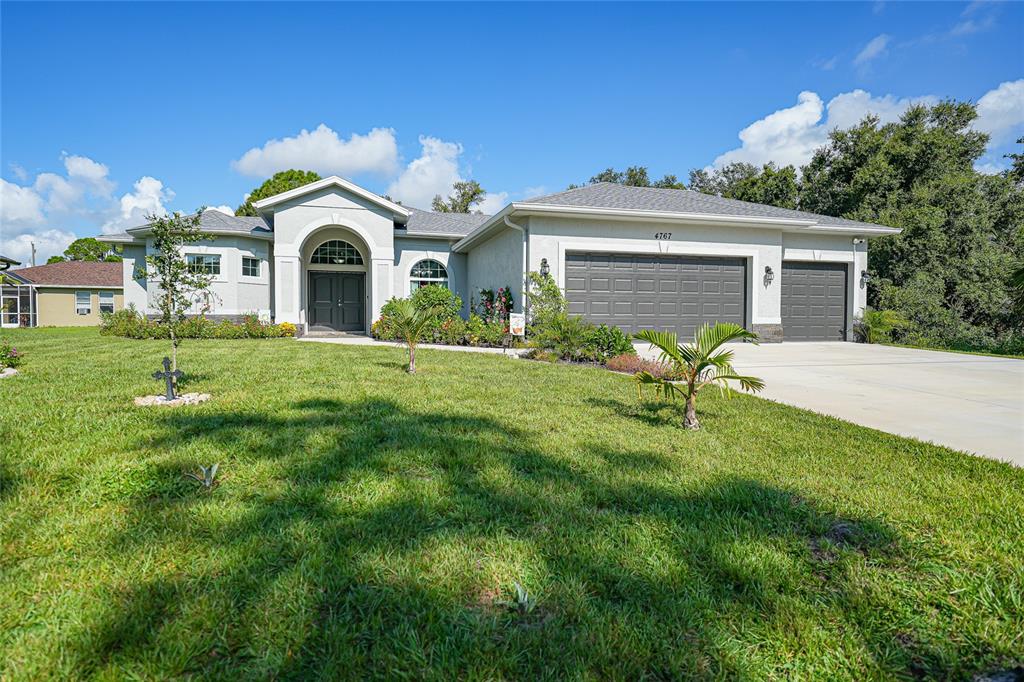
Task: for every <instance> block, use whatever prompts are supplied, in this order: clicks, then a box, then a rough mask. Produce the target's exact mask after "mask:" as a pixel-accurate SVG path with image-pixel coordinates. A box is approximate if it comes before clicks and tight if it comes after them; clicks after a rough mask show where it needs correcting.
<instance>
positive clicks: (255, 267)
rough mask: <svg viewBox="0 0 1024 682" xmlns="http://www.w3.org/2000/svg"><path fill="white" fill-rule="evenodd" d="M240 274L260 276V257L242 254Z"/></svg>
mask: <svg viewBox="0 0 1024 682" xmlns="http://www.w3.org/2000/svg"><path fill="white" fill-rule="evenodd" d="M242 276H243V277H259V276H260V259H259V258H250V257H249V256H242Z"/></svg>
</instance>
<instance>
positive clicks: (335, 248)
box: [302, 226, 370, 332]
mask: <svg viewBox="0 0 1024 682" xmlns="http://www.w3.org/2000/svg"><path fill="white" fill-rule="evenodd" d="M369 254H370V250H369V248H368V247H367V246H366V243H365V242H364V241H363V240H362V239H361V238H360V237H359V236H358V235H357V234H355V232H353V231H351V230H348V229H346V228H344V227H340V226H329V227H324V228H322V229H319V230H317V231H316V232H314V233H313V234H312V235H310V236H309V237H308V238H307V239H306V241H305V243H304V244H303V247H302V264H303V270H304V279H305V282H304V285H305V286H304V290H305V295H304V296H303V310H304V313H305V315H304V316H305V319H306V326H307V329H308V331H311V332H365V331H366V330H367V327H368V324H369V322H368V320H369V309H370V299H369V294H368V292H369V291H370V282H369V281H368V278H369V276H370V268H369V264H370V256H369Z"/></svg>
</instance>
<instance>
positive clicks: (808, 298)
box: [782, 261, 846, 341]
mask: <svg viewBox="0 0 1024 682" xmlns="http://www.w3.org/2000/svg"><path fill="white" fill-rule="evenodd" d="M782 338H783V339H785V340H786V341H845V340H846V264H845V263H801V262H799V261H784V262H783V263H782Z"/></svg>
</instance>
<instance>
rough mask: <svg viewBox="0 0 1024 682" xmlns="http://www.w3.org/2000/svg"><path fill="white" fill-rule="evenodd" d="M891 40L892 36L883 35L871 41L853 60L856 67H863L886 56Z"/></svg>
mask: <svg viewBox="0 0 1024 682" xmlns="http://www.w3.org/2000/svg"><path fill="white" fill-rule="evenodd" d="M890 40H892V36H890V35H889V34H887V33H882V34H881V35H877V36H875V37H874V38H872V39H871V40H869V41H868V44H867V45H865V46H864V48H863V49H862V50H861V51H860V52H858V53H857V56H856V57H854V58H853V63H854V65H856V66H863V65H865V64H867V63H868V62H870V61H872V60H874V59H877V58H878V57H881V56H882V55H884V54H885V51H886V48H887V47H888V45H889V41H890Z"/></svg>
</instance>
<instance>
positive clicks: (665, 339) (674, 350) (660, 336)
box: [633, 329, 686, 364]
mask: <svg viewBox="0 0 1024 682" xmlns="http://www.w3.org/2000/svg"><path fill="white" fill-rule="evenodd" d="M633 337H634V338H637V339H640V340H641V341H646V342H647V343H649V344H651V345H652V346H655V347H657V348H658V349H659V350H660V351H661V357H660V359H661V361H662V362H665V361H666V360H668V361H669V362H673V363H676V364H686V360H685V358H683V357H682V356H681V354H680V351H681V350H682V347H681V346H680V345H679V336H678V335H677V334H676V333H675V332H659V331H655V330H653V329H644V330H643V331H640V332H637V333H636V334H634V335H633Z"/></svg>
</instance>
